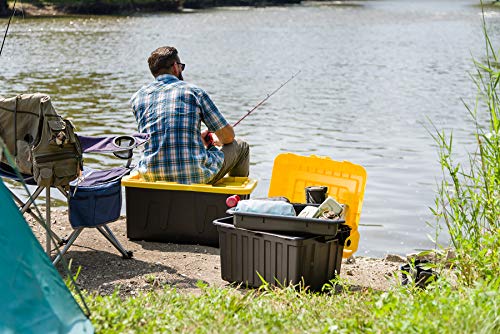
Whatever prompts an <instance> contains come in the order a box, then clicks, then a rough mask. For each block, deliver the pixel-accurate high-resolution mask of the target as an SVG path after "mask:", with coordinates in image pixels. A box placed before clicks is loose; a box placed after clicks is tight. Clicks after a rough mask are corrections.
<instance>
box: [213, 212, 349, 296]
mask: <svg viewBox="0 0 500 334" xmlns="http://www.w3.org/2000/svg"><path fill="white" fill-rule="evenodd" d="M232 221H233V217H227V218H221V219H218V220H215V221H214V225H216V226H217V228H218V230H219V238H220V259H221V275H222V279H223V280H225V281H228V282H236V283H243V284H244V285H247V286H249V287H259V286H260V285H262V281H261V279H260V278H259V275H260V276H262V277H263V278H264V279H265V280H266V282H268V283H270V284H275V285H285V286H286V285H288V284H290V283H291V284H299V283H301V282H302V281H303V282H304V284H305V285H306V286H309V287H310V288H311V289H312V290H320V289H321V287H322V286H323V285H324V284H325V283H327V282H328V281H329V280H331V279H332V278H334V277H335V276H336V275H338V274H339V273H340V266H341V263H342V250H343V244H344V241H345V238H347V237H348V235H349V228H347V229H339V231H338V233H337V235H336V236H335V237H333V238H327V237H323V236H302V237H300V236H289V235H281V234H274V233H268V232H259V231H251V230H247V229H242V228H238V227H235V226H233V225H232ZM343 226H344V227H345V225H343Z"/></svg>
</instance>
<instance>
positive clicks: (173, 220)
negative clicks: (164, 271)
mask: <svg viewBox="0 0 500 334" xmlns="http://www.w3.org/2000/svg"><path fill="white" fill-rule="evenodd" d="M122 185H123V186H124V187H125V200H126V206H127V207H126V212H127V237H128V238H129V239H131V240H146V241H159V242H172V243H187V244H200V245H207V246H214V247H217V246H218V245H219V237H218V233H217V228H216V227H215V226H214V225H213V224H212V222H213V220H214V219H217V218H220V217H224V216H226V214H225V212H226V210H227V206H226V199H227V197H228V196H230V195H239V196H240V197H241V198H248V197H249V196H250V194H251V192H252V191H253V190H254V189H255V187H256V185H257V181H256V180H252V179H249V178H246V177H226V178H224V179H222V180H221V181H219V182H217V184H215V185H213V186H212V185H208V184H190V185H184V184H178V183H174V182H146V181H144V180H143V179H141V177H140V176H139V175H138V174H133V175H130V176H127V177H124V178H123V179H122Z"/></svg>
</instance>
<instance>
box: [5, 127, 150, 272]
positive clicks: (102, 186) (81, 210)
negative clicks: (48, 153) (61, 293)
mask: <svg viewBox="0 0 500 334" xmlns="http://www.w3.org/2000/svg"><path fill="white" fill-rule="evenodd" d="M148 138H149V136H148V135H145V134H134V135H132V136H108V137H87V136H79V139H80V142H81V146H82V150H83V153H84V155H85V154H88V153H113V154H114V155H115V156H116V157H118V158H120V159H126V160H127V163H126V165H125V166H124V167H114V168H111V169H108V170H94V169H91V168H87V167H85V168H84V170H83V172H82V175H81V176H80V177H79V178H78V179H76V180H74V181H73V182H71V183H70V184H69V189H65V188H64V187H62V186H55V187H54V188H56V189H57V190H59V191H60V193H61V194H62V195H63V196H64V197H65V198H66V199H67V200H68V206H69V222H70V224H71V226H72V227H73V229H74V231H73V232H72V233H71V234H70V235H69V236H68V237H67V238H61V237H59V236H58V235H57V234H55V233H54V232H53V231H52V230H51V217H50V211H51V188H52V187H44V186H37V184H36V182H34V179H33V176H32V175H27V174H21V178H19V176H18V175H17V174H16V172H15V170H14V169H13V168H12V167H10V166H9V165H7V164H5V163H0V176H1V177H3V178H8V179H11V180H14V181H19V182H21V181H24V182H25V183H26V184H28V185H34V186H37V188H36V190H35V191H34V192H33V194H31V196H30V197H29V198H28V199H26V200H24V201H23V200H21V198H20V197H18V196H16V195H15V194H14V193H13V192H12V191H11V193H12V196H13V198H14V200H15V201H16V202H17V203H18V204H19V208H20V211H21V212H22V213H28V214H30V215H31V216H32V217H33V218H34V219H35V220H37V221H38V222H39V223H42V222H41V220H40V218H39V217H38V216H37V215H36V214H35V213H34V212H33V211H32V209H31V206H32V204H33V203H34V202H35V200H36V199H37V198H38V197H39V196H40V194H42V193H43V191H44V190H45V196H46V198H45V221H46V224H47V227H48V228H47V231H48V233H47V236H46V252H47V254H48V255H49V256H50V254H51V249H52V241H51V240H52V239H55V240H56V241H57V242H58V243H59V245H63V244H65V246H64V248H63V249H62V250H61V251H60V252H59V254H57V256H56V257H55V259H54V261H53V263H54V264H57V263H58V262H59V261H60V259H61V256H62V255H64V254H66V252H67V251H68V249H69V248H70V247H71V246H72V245H73V244H74V242H75V241H76V239H77V238H78V236H79V235H80V234H81V233H82V231H83V230H84V229H85V228H96V229H97V230H98V231H99V232H100V233H101V234H102V235H103V236H104V237H105V238H106V239H107V240H108V241H109V242H110V243H111V244H112V245H113V246H114V247H115V248H116V249H117V250H118V251H119V252H120V253H121V254H122V257H123V258H131V257H132V252H130V251H127V250H126V249H125V248H124V247H123V246H122V245H121V244H120V242H119V241H118V239H117V238H116V237H115V236H114V234H113V232H112V231H111V230H110V229H109V227H108V226H107V225H106V224H108V223H110V222H113V221H115V220H116V219H118V218H119V216H120V211H121V204H122V196H121V178H122V177H123V176H125V175H127V174H129V173H130V171H131V169H132V168H133V167H131V162H132V157H133V149H134V148H136V147H138V146H140V145H142V144H144V143H145V142H146V141H147V139H148Z"/></svg>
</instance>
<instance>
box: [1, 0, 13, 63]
mask: <svg viewBox="0 0 500 334" xmlns="http://www.w3.org/2000/svg"><path fill="white" fill-rule="evenodd" d="M16 2H17V0H14V6H13V7H12V14H10V17H9V22H7V29H5V34H4V35H3V40H2V47H0V56H1V55H2V50H3V45H4V44H5V40H6V39H7V32H8V31H9V27H10V21H11V20H12V18H13V17H14V14H15V13H16Z"/></svg>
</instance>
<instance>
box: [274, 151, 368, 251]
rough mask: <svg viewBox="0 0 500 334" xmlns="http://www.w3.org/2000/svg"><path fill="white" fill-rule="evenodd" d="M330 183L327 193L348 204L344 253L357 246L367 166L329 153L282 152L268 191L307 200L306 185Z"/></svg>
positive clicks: (325, 184) (298, 199) (326, 184)
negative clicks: (348, 230)
mask: <svg viewBox="0 0 500 334" xmlns="http://www.w3.org/2000/svg"><path fill="white" fill-rule="evenodd" d="M309 186H327V187H328V195H329V196H332V197H333V198H335V199H336V200H337V201H338V202H339V203H343V204H347V205H348V206H349V207H348V210H347V215H346V217H345V221H346V224H347V225H349V227H351V229H352V231H351V235H350V237H349V239H348V240H347V241H346V245H345V247H344V254H343V256H344V257H349V256H351V255H352V254H354V252H356V250H357V249H358V243H359V232H358V224H359V217H360V215H361V207H362V205H363V197H364V193H365V186H366V170H365V169H364V168H363V167H362V166H360V165H356V164H353V163H351V162H348V161H335V160H332V159H330V158H328V157H318V156H314V155H312V156H309V157H304V156H300V155H296V154H292V153H284V154H280V155H278V156H277V157H276V159H275V160H274V166H273V172H272V176H271V183H270V185H269V195H268V196H270V197H272V196H285V197H287V198H288V199H289V200H290V201H291V202H297V203H304V202H305V188H306V187H309Z"/></svg>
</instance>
